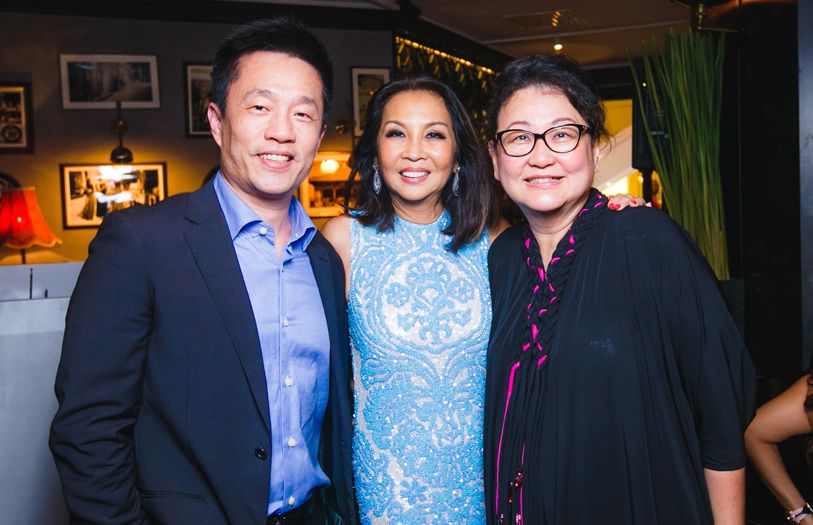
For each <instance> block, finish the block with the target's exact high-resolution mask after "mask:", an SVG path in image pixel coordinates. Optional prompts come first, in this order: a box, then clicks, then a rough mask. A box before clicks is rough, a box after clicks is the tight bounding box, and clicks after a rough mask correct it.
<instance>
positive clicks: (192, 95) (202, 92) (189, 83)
mask: <svg viewBox="0 0 813 525" xmlns="http://www.w3.org/2000/svg"><path fill="white" fill-rule="evenodd" d="M184 80H185V81H184V85H185V86H186V136H187V137H208V136H210V135H211V134H212V132H211V131H209V118H208V116H207V115H206V112H207V109H208V108H209V102H211V101H212V64H189V63H186V64H184Z"/></svg>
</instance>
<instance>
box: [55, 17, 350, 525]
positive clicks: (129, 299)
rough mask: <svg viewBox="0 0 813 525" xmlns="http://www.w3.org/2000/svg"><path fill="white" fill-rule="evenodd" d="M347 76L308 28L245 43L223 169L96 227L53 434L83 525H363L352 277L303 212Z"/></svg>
mask: <svg viewBox="0 0 813 525" xmlns="http://www.w3.org/2000/svg"><path fill="white" fill-rule="evenodd" d="M332 77H333V73H332V64H331V62H330V58H329V56H328V53H327V50H326V49H325V47H324V45H323V44H322V43H321V42H320V41H319V40H318V39H317V38H316V37H315V36H314V35H313V34H312V33H310V32H309V31H308V30H307V29H305V28H304V27H302V26H301V25H299V24H298V23H295V22H293V21H291V20H288V19H273V20H263V21H258V22H254V23H252V24H248V25H246V26H243V27H241V28H239V29H238V30H237V31H235V32H234V33H233V34H232V35H230V36H229V37H228V38H227V40H226V41H225V42H224V44H223V45H222V46H221V48H220V49H219V50H218V51H217V54H216V55H215V61H214V71H213V74H212V79H213V88H212V91H213V93H212V98H213V103H212V104H211V105H210V107H209V121H210V124H211V128H212V134H213V136H214V138H215V141H216V142H217V144H218V145H219V146H220V149H221V169H220V172H219V173H218V174H217V175H216V176H215V177H214V179H213V180H212V181H211V182H209V183H207V184H206V185H205V186H204V187H203V188H201V189H200V190H198V191H196V192H194V193H191V194H183V195H178V196H175V197H172V198H170V199H167V200H166V201H164V202H162V203H160V204H158V205H157V206H154V207H150V208H130V209H128V210H124V211H120V212H115V213H112V214H110V215H109V216H108V217H107V218H106V219H105V221H104V224H103V225H102V227H101V228H100V229H99V232H98V234H97V236H96V238H95V239H94V241H93V242H92V244H91V246H90V256H89V257H88V260H87V262H86V263H85V266H84V268H83V270H82V273H81V275H80V278H79V281H78V283H77V285H76V289H75V291H74V294H73V297H72V299H71V304H70V308H69V310H68V315H67V320H66V329H65V339H64V343H63V350H62V359H61V361H60V365H59V370H58V373H57V379H56V394H57V397H58V400H59V410H58V412H57V414H56V416H55V418H54V422H53V425H52V428H51V440H50V445H51V450H52V452H53V454H54V458H55V460H56V464H57V468H58V470H59V474H60V476H61V478H62V484H63V490H64V494H65V499H66V501H67V504H68V507H69V509H70V513H71V517H72V521H73V522H79V523H99V524H105V525H109V524H118V523H167V524H186V523H189V524H218V525H220V524H227V523H229V524H240V525H243V524H265V523H268V524H282V523H284V524H286V525H298V524H309V525H310V524H315V523H321V524H324V523H330V524H334V523H342V522H343V523H349V524H354V523H356V516H355V505H354V499H353V494H352V466H351V451H350V444H351V442H352V428H351V424H352V392H351V390H350V386H349V370H348V368H349V355H348V353H349V351H348V335H347V314H346V307H345V299H344V289H345V285H344V271H343V268H342V264H341V262H340V260H339V258H338V256H337V255H336V253H335V252H334V250H333V249H332V247H331V246H330V244H328V242H327V241H326V240H325V239H324V238H323V237H322V236H321V234H319V232H317V231H316V228H315V227H314V225H313V223H312V222H311V221H310V219H309V218H308V216H307V215H306V214H305V212H304V210H303V208H302V206H301V205H300V204H299V203H298V202H297V201H296V199H294V198H293V194H294V192H295V191H296V189H297V187H298V186H299V184H300V183H301V182H302V181H303V180H304V179H305V177H306V176H307V173H308V170H309V169H310V167H311V164H312V162H313V158H314V155H315V154H316V151H317V149H318V148H319V144H320V142H321V139H322V136H323V135H324V132H325V115H326V113H327V110H328V108H329V106H330V102H331V98H332V83H333V78H332Z"/></svg>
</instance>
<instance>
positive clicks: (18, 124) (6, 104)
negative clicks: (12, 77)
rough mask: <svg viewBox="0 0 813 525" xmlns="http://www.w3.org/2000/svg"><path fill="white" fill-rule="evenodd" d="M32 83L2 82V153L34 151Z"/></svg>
mask: <svg viewBox="0 0 813 525" xmlns="http://www.w3.org/2000/svg"><path fill="white" fill-rule="evenodd" d="M31 107H32V106H31V84H30V83H28V82H2V83H0V153H32V152H33V151H34V118H33V117H34V115H33V113H32V110H31Z"/></svg>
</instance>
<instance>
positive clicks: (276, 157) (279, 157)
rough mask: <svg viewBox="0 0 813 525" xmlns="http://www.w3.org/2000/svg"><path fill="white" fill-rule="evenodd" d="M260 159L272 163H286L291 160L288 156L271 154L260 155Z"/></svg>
mask: <svg viewBox="0 0 813 525" xmlns="http://www.w3.org/2000/svg"><path fill="white" fill-rule="evenodd" d="M260 158H261V159H264V160H273V161H274V162H288V161H289V160H291V158H292V157H290V156H288V155H279V154H276V153H271V154H262V155H260Z"/></svg>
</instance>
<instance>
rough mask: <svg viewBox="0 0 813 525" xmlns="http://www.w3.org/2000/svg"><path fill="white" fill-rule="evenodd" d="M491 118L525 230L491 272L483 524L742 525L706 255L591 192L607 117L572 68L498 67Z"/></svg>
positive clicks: (495, 146)
mask: <svg viewBox="0 0 813 525" xmlns="http://www.w3.org/2000/svg"><path fill="white" fill-rule="evenodd" d="M491 117H492V118H491V126H492V127H493V129H492V130H491V136H492V137H493V140H492V141H491V143H490V144H489V149H490V152H491V157H492V160H493V162H494V170H495V177H496V178H497V179H498V180H499V181H500V183H501V184H502V186H503V188H504V189H505V191H506V193H507V194H508V196H509V197H510V198H511V199H512V200H514V201H515V202H516V203H517V205H518V206H519V208H520V209H521V210H522V212H523V214H524V216H525V218H526V219H527V223H525V224H521V225H518V226H515V227H513V228H511V229H509V230H507V231H506V232H505V233H503V234H502V235H501V236H500V237H499V238H498V239H497V240H496V241H495V242H494V244H493V245H492V247H491V252H490V257H489V265H490V266H489V270H490V275H491V291H492V297H493V308H494V317H493V322H492V330H491V339H490V344H489V357H488V379H487V387H486V403H487V406H486V436H485V444H484V446H485V465H486V467H485V468H486V502H487V509H488V517H489V523H491V524H497V523H505V524H509V523H510V524H511V525H514V524H517V523H525V524H527V525H542V524H565V523H568V524H587V523H597V522H598V523H619V524H626V523H637V524H646V525H650V524H659V525H664V524H676V525H677V524H680V525H687V524H692V525H695V524H705V523H717V524H722V523H739V524H741V523H743V521H744V469H743V467H744V464H745V452H744V450H743V442H742V433H743V431H744V429H745V427H746V426H747V424H748V422H749V421H750V419H751V418H752V417H753V412H754V390H755V376H754V371H753V367H752V365H751V361H750V359H749V357H748V354H747V351H746V349H745V347H744V346H743V343H742V340H741V338H740V335H739V333H738V331H737V328H736V327H735V325H734V323H733V321H732V320H731V318H730V316H729V314H728V311H727V309H726V307H725V304H724V303H723V300H722V299H721V297H720V295H719V293H718V291H717V284H716V281H715V278H714V275H713V274H712V272H711V270H710V269H709V267H708V265H707V264H706V262H705V260H704V259H703V256H702V255H701V254H700V253H699V252H698V250H697V248H696V247H695V245H694V244H693V242H692V241H691V239H690V238H689V237H688V236H687V234H686V233H685V232H684V231H683V230H682V229H681V228H680V227H678V226H677V225H675V223H673V222H672V221H671V220H670V219H669V218H668V217H667V216H666V215H665V214H663V213H661V212H659V211H657V210H653V209H651V208H637V209H630V210H628V211H626V212H625V213H608V212H607V205H606V203H607V200H606V197H604V196H603V195H602V194H601V193H600V192H598V191H597V190H595V189H591V185H592V182H593V175H594V173H595V171H596V165H597V163H598V159H599V142H600V141H601V140H602V139H604V138H605V136H606V132H605V129H604V112H603V109H602V107H601V104H600V101H599V99H598V97H597V95H596V94H595V92H594V91H593V89H592V88H591V86H590V83H589V81H588V79H587V75H586V73H585V72H584V71H583V70H582V69H581V67H580V66H579V65H578V64H577V63H575V62H574V61H572V60H570V59H568V58H565V57H561V56H556V57H527V58H523V59H519V60H516V61H514V62H512V63H511V64H509V66H508V67H507V68H506V70H505V71H504V72H503V74H502V76H501V78H500V80H499V83H498V87H497V90H496V95H495V100H494V103H493V105H492V111H491Z"/></svg>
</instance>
